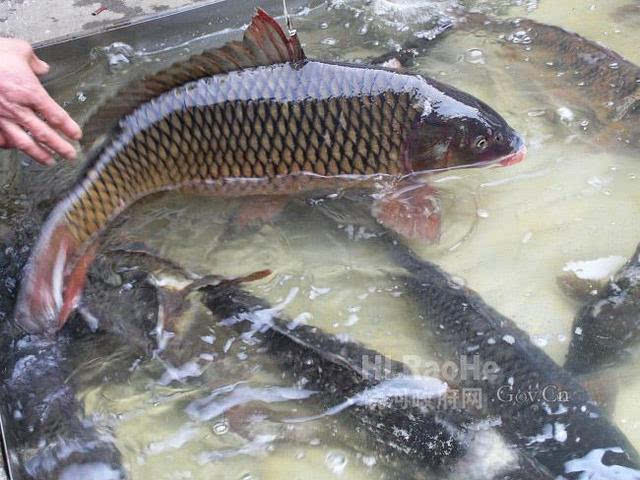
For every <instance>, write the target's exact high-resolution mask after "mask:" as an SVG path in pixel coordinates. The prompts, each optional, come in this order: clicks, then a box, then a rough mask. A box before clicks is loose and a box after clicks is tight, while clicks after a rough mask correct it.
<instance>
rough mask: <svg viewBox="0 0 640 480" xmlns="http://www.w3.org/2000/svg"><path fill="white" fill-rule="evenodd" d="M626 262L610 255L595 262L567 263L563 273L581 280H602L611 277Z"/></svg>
mask: <svg viewBox="0 0 640 480" xmlns="http://www.w3.org/2000/svg"><path fill="white" fill-rule="evenodd" d="M625 262H626V259H625V258H624V257H621V256H619V255H611V256H609V257H602V258H596V259H595V260H583V261H576V262H568V263H567V264H566V265H565V266H564V268H563V269H562V271H563V272H572V273H574V274H575V275H576V276H577V277H578V278H582V279H583V280H602V279H606V278H609V277H611V276H612V275H613V274H615V272H616V271H618V270H619V269H620V267H622V266H623V265H624V264H625Z"/></svg>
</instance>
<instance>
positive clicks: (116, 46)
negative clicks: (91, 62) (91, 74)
mask: <svg viewBox="0 0 640 480" xmlns="http://www.w3.org/2000/svg"><path fill="white" fill-rule="evenodd" d="M100 56H103V57H105V58H106V60H107V65H108V67H109V71H110V72H112V73H113V72H117V71H120V70H123V69H124V68H126V67H127V66H128V65H129V64H130V63H131V59H133V57H134V56H135V50H134V49H133V47H131V45H128V44H126V43H123V42H114V43H112V44H111V45H107V46H106V47H101V48H97V49H95V50H94V51H93V52H91V57H92V58H93V59H95V58H97V57H100Z"/></svg>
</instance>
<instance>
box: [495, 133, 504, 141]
mask: <svg viewBox="0 0 640 480" xmlns="http://www.w3.org/2000/svg"><path fill="white" fill-rule="evenodd" d="M495 139H496V142H498V143H502V141H503V140H504V137H503V136H502V134H501V133H496V136H495Z"/></svg>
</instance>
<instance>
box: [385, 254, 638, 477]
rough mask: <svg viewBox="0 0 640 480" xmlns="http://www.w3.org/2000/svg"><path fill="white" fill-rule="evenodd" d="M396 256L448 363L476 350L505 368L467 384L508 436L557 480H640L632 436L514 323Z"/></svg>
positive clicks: (423, 266)
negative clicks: (618, 479)
mask: <svg viewBox="0 0 640 480" xmlns="http://www.w3.org/2000/svg"><path fill="white" fill-rule="evenodd" d="M389 251H390V254H391V255H392V256H393V257H394V258H395V259H396V261H397V263H398V264H399V265H401V266H402V267H403V268H406V269H407V271H408V272H410V275H399V276H397V277H396V280H397V282H398V288H399V290H400V291H404V292H407V293H408V294H409V295H410V297H411V298H412V299H413V300H414V301H415V302H416V303H417V305H419V306H420V308H421V312H422V313H421V315H420V320H421V321H422V322H424V323H425V325H426V326H428V327H430V330H431V332H432V333H433V336H434V340H435V342H436V344H437V345H438V346H439V347H441V348H442V351H441V353H442V355H443V358H449V359H450V358H454V359H456V358H460V356H461V355H467V354H469V352H473V354H475V355H477V356H478V359H479V361H480V363H481V364H482V363H483V362H488V361H493V362H496V364H497V365H498V366H499V374H498V375H497V376H496V378H495V379H493V381H492V380H491V379H483V378H478V379H469V380H468V381H464V382H462V385H463V386H467V387H473V388H479V389H481V390H482V392H483V396H484V399H485V402H486V403H485V404H486V408H487V412H488V413H490V414H494V415H498V416H500V418H501V425H500V427H499V430H500V431H501V432H502V433H503V435H504V436H505V437H506V438H507V439H509V440H510V441H511V442H513V444H514V445H516V446H517V447H518V448H519V449H521V450H522V451H523V452H524V453H525V454H527V455H529V456H530V457H531V458H533V459H535V460H536V461H537V462H539V463H541V464H542V465H544V466H545V467H546V468H547V469H548V470H549V471H550V472H551V473H552V474H553V475H555V476H557V478H564V479H578V478H628V479H640V459H639V457H638V454H637V452H636V451H635V449H634V448H633V446H632V445H631V444H630V442H629V441H628V440H627V438H626V437H625V436H624V434H623V433H622V432H621V431H620V430H619V429H618V428H617V427H616V426H615V425H613V424H611V423H610V422H609V420H608V419H607V418H606V414H605V412H604V411H602V410H601V408H600V407H599V406H598V404H597V403H596V402H594V401H593V400H592V399H591V397H590V396H589V394H588V393H587V392H586V391H585V390H584V389H583V388H582V386H580V385H579V384H578V383H577V382H576V380H575V379H574V378H573V376H572V375H571V374H570V373H568V372H567V371H565V370H564V369H562V368H561V367H560V366H558V365H557V364H556V363H555V362H554V361H553V360H552V359H551V358H549V357H548V356H547V355H546V354H545V353H544V352H543V351H542V350H541V349H539V348H538V347H536V346H535V345H534V344H533V343H532V342H531V341H530V339H529V337H528V335H527V334H526V333H525V332H523V331H522V330H520V329H519V328H518V327H517V326H516V325H515V323H514V322H513V321H512V320H511V319H509V318H507V317H505V316H504V315H501V314H500V313H498V312H497V311H496V310H494V309H493V308H491V307H490V306H489V305H487V304H486V303H485V302H484V301H483V300H482V299H481V298H480V296H479V295H478V294H477V293H475V292H473V291H472V290H470V289H469V288H466V287H464V286H461V285H460V284H459V283H457V282H455V281H454V280H453V279H452V278H451V277H450V276H449V275H448V274H447V273H445V272H443V271H442V270H441V269H440V268H438V267H437V266H435V265H434V264H432V263H430V262H427V261H424V260H421V259H419V258H418V257H417V256H416V255H415V254H414V253H413V252H412V251H411V250H410V249H408V248H406V247H404V246H402V245H401V244H399V243H398V242H397V241H396V242H393V243H391V244H389ZM545 389H546V390H545ZM545 392H546V393H549V392H552V394H550V395H546V394H545Z"/></svg>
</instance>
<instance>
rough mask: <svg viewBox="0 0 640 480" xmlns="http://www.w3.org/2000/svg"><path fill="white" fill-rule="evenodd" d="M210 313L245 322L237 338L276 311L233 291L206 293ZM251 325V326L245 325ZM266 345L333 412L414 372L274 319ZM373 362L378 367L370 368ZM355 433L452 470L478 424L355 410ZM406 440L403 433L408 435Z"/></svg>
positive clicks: (416, 411) (394, 410) (453, 416)
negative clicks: (257, 318) (264, 313)
mask: <svg viewBox="0 0 640 480" xmlns="http://www.w3.org/2000/svg"><path fill="white" fill-rule="evenodd" d="M203 291H204V292H205V296H204V300H203V301H204V303H205V305H206V306H207V307H208V308H209V309H210V310H211V311H212V312H213V313H214V314H215V315H216V316H218V317H220V318H222V319H225V323H233V322H229V319H237V320H238V322H237V323H234V324H233V326H232V328H234V329H235V330H236V331H241V332H247V331H251V330H252V326H253V324H252V323H251V321H250V320H246V319H247V318H248V317H250V316H251V315H252V312H254V311H255V310H263V309H265V308H269V306H268V304H267V303H266V302H265V301H264V300H261V299H259V298H257V297H255V296H253V295H251V294H250V293H248V292H246V291H244V290H242V289H241V288H239V287H238V286H237V285H235V284H233V283H225V284H221V285H218V286H210V287H206V288H204V289H203ZM243 319H245V320H243ZM253 336H254V338H255V337H258V338H260V340H261V341H262V344H263V345H264V348H265V350H266V353H267V354H269V355H270V356H271V357H272V358H274V360H275V361H276V363H277V364H278V365H279V367H280V368H281V369H282V371H283V372H285V373H286V374H287V376H289V377H291V378H292V379H295V380H299V379H304V380H305V384H304V386H305V388H306V389H311V390H317V391H319V392H321V393H320V396H321V397H322V403H323V405H324V406H325V408H327V409H328V408H330V407H333V406H335V405H338V404H340V403H342V402H344V401H345V400H347V399H349V398H353V397H355V396H356V395H357V394H359V393H361V392H362V391H364V390H366V389H368V388H372V387H374V386H375V385H377V384H379V383H381V382H382V381H383V380H385V379H390V378H394V377H396V376H398V375H407V374H409V373H410V369H409V367H408V366H407V365H404V364H402V363H401V362H397V361H394V360H391V359H389V358H387V357H385V356H383V355H381V354H380V353H379V352H376V351H374V350H370V349H368V348H366V347H364V346H362V345H359V344H356V343H354V342H343V341H340V340H338V339H337V338H336V337H334V336H332V335H328V334H326V333H325V332H323V331H322V330H321V329H319V328H317V327H311V326H307V325H298V326H296V327H295V328H294V329H289V328H288V327H287V322H286V321H284V320H283V319H281V318H276V317H274V318H272V319H271V320H270V327H269V328H268V329H266V330H265V331H262V330H261V331H260V332H259V333H258V332H255V333H253ZM366 359H368V360H370V362H371V363H370V364H369V363H367V362H366ZM344 412H345V413H344V414H346V415H348V418H349V419H350V420H351V422H352V423H353V424H354V425H355V428H356V429H358V430H360V431H362V432H366V433H365V435H364V436H365V437H367V438H368V439H369V440H371V444H372V445H371V446H372V447H373V448H375V450H377V451H380V450H382V453H383V455H385V456H386V457H387V458H388V459H398V458H400V459H407V458H410V459H411V461H412V462H415V463H416V464H417V465H420V466H422V467H428V468H430V469H434V468H435V469H438V468H444V467H445V466H446V465H450V464H451V463H452V462H455V461H456V459H458V458H459V457H460V456H461V455H462V454H464V452H465V451H466V447H467V444H468V442H469V440H470V433H469V432H468V431H467V430H466V428H465V424H466V423H471V422H473V421H474V418H473V417H471V416H470V415H468V414H465V413H464V412H462V411H455V410H454V409H453V408H452V409H451V410H450V411H442V412H435V411H430V410H429V409H428V408H427V407H424V408H421V407H418V406H402V407H393V405H391V406H390V407H388V408H387V407H384V408H382V407H381V408H371V407H367V406H357V405H354V406H351V407H349V408H348V409H346V410H345V411H344ZM400 432H402V433H400Z"/></svg>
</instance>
